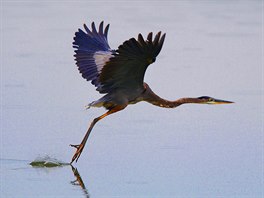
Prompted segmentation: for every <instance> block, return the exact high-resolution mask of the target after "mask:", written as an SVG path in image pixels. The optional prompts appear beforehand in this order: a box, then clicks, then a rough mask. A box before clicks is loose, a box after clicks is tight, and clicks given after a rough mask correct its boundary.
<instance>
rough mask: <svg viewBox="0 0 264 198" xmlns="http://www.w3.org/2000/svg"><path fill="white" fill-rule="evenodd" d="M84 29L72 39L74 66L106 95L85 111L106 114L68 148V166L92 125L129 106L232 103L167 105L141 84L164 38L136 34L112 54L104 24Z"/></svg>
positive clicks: (181, 101) (207, 100)
mask: <svg viewBox="0 0 264 198" xmlns="http://www.w3.org/2000/svg"><path fill="white" fill-rule="evenodd" d="M84 29H85V31H86V32H84V31H83V30H81V29H79V30H78V32H76V33H75V37H74V42H73V47H74V48H76V50H75V51H74V52H75V55H74V56H75V60H76V64H77V66H78V69H79V71H80V73H81V74H82V77H83V78H85V79H86V80H87V81H91V83H92V84H93V85H95V86H96V90H97V91H99V92H100V93H101V94H105V95H104V96H103V97H102V98H100V99H99V100H97V101H94V102H92V103H90V104H89V105H88V107H105V108H106V109H107V110H108V111H107V112H106V113H105V114H103V115H101V116H99V117H97V118H95V119H94V120H93V121H92V123H91V125H90V127H89V128H88V131H87V132H86V134H85V136H84V138H83V140H82V142H81V144H79V145H71V146H73V147H76V148H77V151H76V152H75V154H74V156H73V158H72V161H71V162H73V161H74V160H76V161H77V160H78V158H79V157H80V155H81V153H82V150H83V148H84V146H85V144H86V141H87V139H88V137H89V134H90V132H91V130H92V128H93V126H94V125H95V123H96V122H98V121H99V120H101V119H102V118H104V117H106V116H107V115H110V114H112V113H115V112H117V111H120V110H122V109H124V108H126V106H127V105H129V104H135V103H137V102H140V101H146V102H149V103H151V104H153V105H156V106H160V107H165V108H174V107H177V106H179V105H181V104H186V103H199V104H224V103H225V104H226V103H232V102H229V101H224V100H218V99H214V98H211V97H208V96H203V97H198V98H180V99H178V100H176V101H169V100H165V99H163V98H160V97H159V96H157V95H156V94H155V93H154V92H153V91H152V90H151V89H150V87H149V86H148V84H147V83H145V82H144V75H145V72H146V69H147V68H148V66H149V65H150V64H152V63H153V62H155V60H156V57H157V56H158V54H159V53H160V51H161V48H162V46H163V43H164V39H165V34H161V32H158V33H157V34H156V35H155V37H154V38H153V33H152V32H151V33H149V34H148V36H147V39H146V40H145V39H144V38H143V36H142V35H141V34H139V35H138V39H137V40H136V39H135V38H131V39H129V40H127V41H125V42H124V43H123V44H122V45H120V46H119V47H118V49H117V50H112V49H110V47H109V44H108V41H107V34H108V30H109V25H107V26H106V27H105V28H104V23H103V22H101V23H100V25H99V29H98V31H97V30H96V27H95V24H94V22H93V23H92V25H91V30H90V29H89V28H88V27H87V26H86V25H85V24H84Z"/></svg>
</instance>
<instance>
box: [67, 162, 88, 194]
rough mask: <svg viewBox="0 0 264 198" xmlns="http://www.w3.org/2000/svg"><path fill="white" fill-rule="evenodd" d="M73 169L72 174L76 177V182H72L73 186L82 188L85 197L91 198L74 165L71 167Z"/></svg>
mask: <svg viewBox="0 0 264 198" xmlns="http://www.w3.org/2000/svg"><path fill="white" fill-rule="evenodd" d="M71 167H72V172H73V174H74V176H75V177H76V180H74V181H71V184H72V185H75V186H81V188H82V190H83V192H84V195H85V197H86V198H90V195H89V193H88V190H87V189H86V187H85V185H84V183H83V180H82V178H81V176H80V174H79V172H78V170H77V168H74V167H73V166H72V165H71Z"/></svg>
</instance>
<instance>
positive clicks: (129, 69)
mask: <svg viewBox="0 0 264 198" xmlns="http://www.w3.org/2000/svg"><path fill="white" fill-rule="evenodd" d="M164 39H165V34H163V35H162V36H161V32H159V33H158V34H157V35H156V36H155V38H154V40H152V33H149V35H148V37H147V40H146V41H145V40H144V39H143V37H142V35H141V34H139V35H138V40H136V39H135V38H131V39H129V40H127V41H125V42H124V43H123V44H122V45H120V46H119V47H118V50H116V53H115V54H114V56H113V57H111V58H110V60H109V61H108V62H106V64H105V66H104V67H103V69H102V72H101V73H100V76H99V81H100V85H99V86H98V88H97V90H98V91H99V92H100V93H110V92H112V91H115V90H118V89H123V90H133V89H134V90H135V89H139V88H143V79H144V75H145V71H146V69H147V67H148V66H149V65H150V64H151V63H153V62H154V61H155V59H156V57H157V56H158V54H159V52H160V50H161V48H162V45H163V42H164Z"/></svg>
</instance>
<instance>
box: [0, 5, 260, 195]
mask: <svg viewBox="0 0 264 198" xmlns="http://www.w3.org/2000/svg"><path fill="white" fill-rule="evenodd" d="M262 7H263V5H262V2H261V1H239V2H236V1H219V2H218V1H212V2H211V1H175V2H171V1H162V2H150V1H140V2H139V1H135V2H129V1H128V2H126V1H109V2H106V1H96V2H95V1H90V2H84V1H77V2H69V1H48V2H39V1H38V2H32V1H26V2H19V1H3V2H2V7H1V14H2V26H1V38H2V54H1V68H2V69H1V73H2V75H1V112H2V118H1V170H0V171H1V174H0V175H1V191H0V195H1V197H6V198H11V197H93V198H94V197H95V198H97V197H99V198H101V197H102V198H103V197H122V198H123V197H125V198H132V197H133V198H134V197H157V198H164V197H173V198H175V197H181V198H185V197H186V198H193V197H203V198H205V197H208V198H211V197H218V198H219V197H223V198H231V197H232V198H241V197H243V198H261V197H262V196H263V189H264V188H263V177H262V176H263V125H262V122H263V104H262V96H263V87H262V58H261V53H262ZM101 20H104V21H105V23H111V26H110V31H109V43H110V46H111V47H112V48H117V47H118V45H119V44H121V43H122V42H123V41H125V40H126V39H129V38H131V37H136V36H137V34H138V33H142V34H143V35H147V33H148V32H150V31H153V32H158V31H160V30H161V31H163V32H166V34H167V36H166V40H165V43H164V46H163V49H162V51H161V53H160V55H159V56H158V58H157V61H156V62H155V64H153V65H151V66H150V67H149V69H148V71H147V73H146V76H145V81H146V82H147V83H148V84H149V85H150V87H151V88H152V89H153V91H155V92H156V93H157V94H159V95H160V96H162V97H164V98H168V99H171V100H172V99H176V98H179V97H185V96H191V97H198V96H202V95H209V96H213V97H216V98H221V99H226V100H231V101H235V102H236V103H235V104H233V105H219V106H209V105H184V106H181V107H179V108H177V109H162V108H158V107H156V106H152V105H149V104H147V103H143V102H142V103H139V104H137V105H132V106H129V107H128V108H127V109H125V110H123V111H122V112H120V113H117V114H114V115H112V116H109V117H107V118H106V119H104V120H102V121H100V122H99V123H98V125H96V126H95V128H94V130H93V133H92V134H91V136H90V139H89V140H88V143H87V146H86V148H85V150H84V152H83V153H82V156H81V157H80V159H79V161H78V163H77V164H73V165H74V167H71V166H62V167H53V168H45V167H44V168H39V167H32V166H30V165H29V164H30V162H32V161H33V160H35V159H36V158H37V157H43V156H50V157H52V158H56V159H58V160H60V161H62V162H65V163H67V162H69V161H70V159H71V157H72V155H73V153H74V149H73V148H71V147H69V144H77V143H79V142H80V141H81V139H82V137H83V135H84V133H85V131H86V128H87V126H88V124H89V122H90V121H91V120H92V119H93V118H94V117H96V116H99V115H101V114H102V113H104V110H103V109H89V110H87V111H86V110H84V106H85V105H86V104H88V103H90V102H91V101H93V100H96V99H98V98H99V97H100V95H99V94H98V93H97V92H96V91H95V89H94V87H93V86H92V85H90V83H87V82H86V81H85V80H83V79H82V78H81V75H80V74H78V70H77V68H76V66H75V63H74V60H73V49H72V46H71V45H72V44H71V43H72V38H73V35H74V32H75V31H76V30H77V29H78V28H79V27H81V26H82V24H83V23H84V22H85V23H87V24H89V23H91V22H92V21H95V22H96V23H97V24H98V23H99V22H100V21H101ZM78 175H79V176H78ZM80 178H81V179H80ZM81 181H82V182H81Z"/></svg>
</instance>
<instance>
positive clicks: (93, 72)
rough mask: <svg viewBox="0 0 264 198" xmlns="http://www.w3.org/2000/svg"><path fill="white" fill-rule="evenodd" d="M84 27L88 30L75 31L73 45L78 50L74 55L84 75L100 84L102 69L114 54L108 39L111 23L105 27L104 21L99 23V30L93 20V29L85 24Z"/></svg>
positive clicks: (88, 79) (93, 82) (94, 82)
mask: <svg viewBox="0 0 264 198" xmlns="http://www.w3.org/2000/svg"><path fill="white" fill-rule="evenodd" d="M84 29H85V31H86V32H84V31H83V30H81V29H79V30H78V32H76V33H75V37H74V42H73V47H74V48H76V50H75V51H74V52H75V55H74V56H75V60H76V64H77V66H78V69H79V71H80V73H81V74H82V77H83V78H85V79H86V80H87V81H92V84H94V85H95V86H98V85H99V75H100V73H101V70H102V68H103V66H104V64H105V62H107V61H108V60H109V59H110V57H112V56H113V55H112V53H113V51H112V50H111V49H110V47H109V44H108V41H107V33H108V29H109V24H108V25H107V26H106V27H105V29H104V23H103V21H102V22H101V23H100V25H99V31H97V30H96V27H95V24H94V22H93V23H92V25H91V30H89V28H88V27H87V26H86V25H85V24H84Z"/></svg>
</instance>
